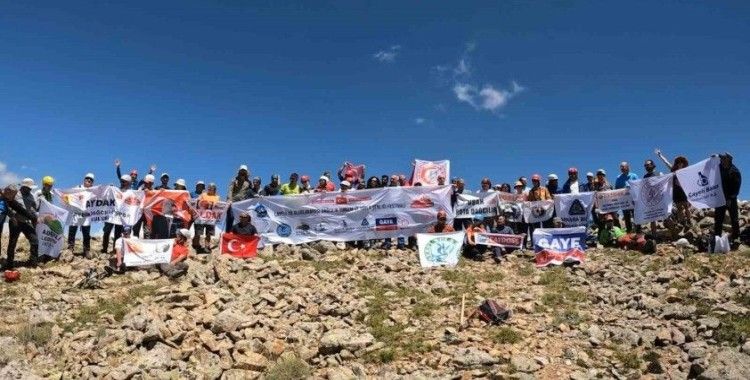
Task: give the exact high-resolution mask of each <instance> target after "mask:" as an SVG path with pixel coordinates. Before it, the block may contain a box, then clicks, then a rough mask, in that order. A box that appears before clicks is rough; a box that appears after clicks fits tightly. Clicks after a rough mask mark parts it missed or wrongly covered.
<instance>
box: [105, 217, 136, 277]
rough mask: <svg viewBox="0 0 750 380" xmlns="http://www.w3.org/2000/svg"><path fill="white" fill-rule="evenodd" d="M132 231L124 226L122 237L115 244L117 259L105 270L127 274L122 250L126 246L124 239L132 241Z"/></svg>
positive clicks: (110, 272) (111, 272)
mask: <svg viewBox="0 0 750 380" xmlns="http://www.w3.org/2000/svg"><path fill="white" fill-rule="evenodd" d="M131 232H132V229H131V227H130V226H123V228H122V235H120V236H119V237H117V239H115V242H114V249H115V257H114V263H112V262H110V264H109V265H108V266H106V267H104V270H105V271H106V272H107V273H109V274H113V273H119V274H122V273H125V269H126V268H125V265H123V263H122V249H123V245H124V243H125V242H124V240H123V239H130V236H131Z"/></svg>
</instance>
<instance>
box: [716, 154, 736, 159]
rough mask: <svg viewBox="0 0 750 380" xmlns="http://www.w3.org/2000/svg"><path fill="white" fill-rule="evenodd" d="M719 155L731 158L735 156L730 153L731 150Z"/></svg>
mask: <svg viewBox="0 0 750 380" xmlns="http://www.w3.org/2000/svg"><path fill="white" fill-rule="evenodd" d="M719 157H726V158H728V159H730V160H731V159H733V158H734V157H732V154H731V153H729V152H724V154H720V155H719Z"/></svg>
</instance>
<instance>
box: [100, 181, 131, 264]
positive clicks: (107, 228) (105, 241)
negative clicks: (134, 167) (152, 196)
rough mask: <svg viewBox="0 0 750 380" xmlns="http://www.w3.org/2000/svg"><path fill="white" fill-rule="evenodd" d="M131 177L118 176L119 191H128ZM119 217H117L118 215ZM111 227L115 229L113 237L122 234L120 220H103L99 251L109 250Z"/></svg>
mask: <svg viewBox="0 0 750 380" xmlns="http://www.w3.org/2000/svg"><path fill="white" fill-rule="evenodd" d="M131 178H132V177H131V176H129V175H123V176H122V177H121V178H120V191H123V192H124V191H128V190H130V189H131V186H130V179H131ZM118 219H119V217H118ZM112 229H114V230H115V239H117V238H118V237H120V236H121V235H122V220H120V221H119V223H117V224H115V223H113V222H105V223H104V228H103V229H102V249H101V251H99V252H101V253H107V251H108V250H109V236H110V234H111V233H112Z"/></svg>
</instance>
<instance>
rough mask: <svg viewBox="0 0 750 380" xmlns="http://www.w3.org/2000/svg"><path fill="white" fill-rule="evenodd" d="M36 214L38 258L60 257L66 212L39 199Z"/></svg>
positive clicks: (66, 217)
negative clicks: (43, 256) (44, 256)
mask: <svg viewBox="0 0 750 380" xmlns="http://www.w3.org/2000/svg"><path fill="white" fill-rule="evenodd" d="M40 201H41V203H40V204H39V212H38V214H37V222H36V223H37V224H36V236H37V238H38V239H39V256H42V255H46V256H50V257H58V256H60V251H61V250H62V247H63V240H64V239H63V234H64V233H65V222H66V221H67V220H68V210H65V209H63V208H60V207H57V206H55V205H53V204H52V203H49V202H47V200H46V199H44V198H41V199H40Z"/></svg>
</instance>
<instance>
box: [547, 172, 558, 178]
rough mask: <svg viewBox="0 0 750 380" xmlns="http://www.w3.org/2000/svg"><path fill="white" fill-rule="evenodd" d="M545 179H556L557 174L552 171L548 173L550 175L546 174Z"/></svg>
mask: <svg viewBox="0 0 750 380" xmlns="http://www.w3.org/2000/svg"><path fill="white" fill-rule="evenodd" d="M547 179H557V174H555V173H552V174H550V175H548V176H547Z"/></svg>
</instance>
